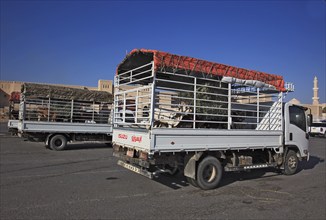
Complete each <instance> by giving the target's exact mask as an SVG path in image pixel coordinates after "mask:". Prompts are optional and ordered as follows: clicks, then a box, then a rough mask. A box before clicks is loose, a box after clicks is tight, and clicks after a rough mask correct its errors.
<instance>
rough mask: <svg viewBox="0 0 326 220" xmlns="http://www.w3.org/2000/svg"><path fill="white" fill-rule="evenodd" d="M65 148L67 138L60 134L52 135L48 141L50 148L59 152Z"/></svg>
mask: <svg viewBox="0 0 326 220" xmlns="http://www.w3.org/2000/svg"><path fill="white" fill-rule="evenodd" d="M66 147H67V138H66V137H65V136H63V135H61V134H57V135H54V136H53V137H52V138H51V140H50V148H51V149H52V150H56V151H60V150H64V149H66Z"/></svg>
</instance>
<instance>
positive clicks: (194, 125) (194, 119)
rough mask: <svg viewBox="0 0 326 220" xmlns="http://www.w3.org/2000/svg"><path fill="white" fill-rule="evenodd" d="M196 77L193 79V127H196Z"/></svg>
mask: <svg viewBox="0 0 326 220" xmlns="http://www.w3.org/2000/svg"><path fill="white" fill-rule="evenodd" d="M196 102H197V78H195V79H194V114H193V117H194V118H193V129H195V128H196V108H197V103H196Z"/></svg>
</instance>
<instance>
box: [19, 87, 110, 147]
mask: <svg viewBox="0 0 326 220" xmlns="http://www.w3.org/2000/svg"><path fill="white" fill-rule="evenodd" d="M112 98H113V97H112V94H110V93H108V92H104V91H91V90H88V89H78V88H68V87H63V86H55V85H42V84H35V83H24V84H23V85H22V88H21V101H20V106H19V121H18V135H19V136H21V137H25V138H27V139H28V140H30V141H38V142H44V143H45V145H46V146H47V147H49V148H50V149H52V150H56V151H60V150H64V149H66V148H67V143H69V142H95V143H107V144H111V141H112V113H111V110H112Z"/></svg>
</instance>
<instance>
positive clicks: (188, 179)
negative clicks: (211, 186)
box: [186, 176, 198, 187]
mask: <svg viewBox="0 0 326 220" xmlns="http://www.w3.org/2000/svg"><path fill="white" fill-rule="evenodd" d="M186 178H187V181H188V183H189V184H190V185H192V186H193V187H198V183H197V181H196V180H195V179H193V178H190V177H187V176H186Z"/></svg>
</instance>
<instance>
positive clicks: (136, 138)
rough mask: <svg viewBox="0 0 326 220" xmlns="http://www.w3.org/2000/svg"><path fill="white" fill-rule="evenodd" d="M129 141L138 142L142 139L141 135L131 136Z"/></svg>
mask: <svg viewBox="0 0 326 220" xmlns="http://www.w3.org/2000/svg"><path fill="white" fill-rule="evenodd" d="M131 141H132V142H139V143H140V142H141V141H142V136H132V137H131Z"/></svg>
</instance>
